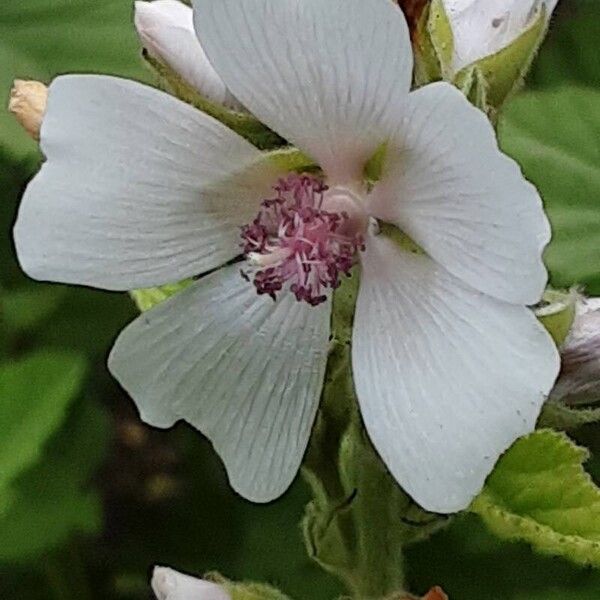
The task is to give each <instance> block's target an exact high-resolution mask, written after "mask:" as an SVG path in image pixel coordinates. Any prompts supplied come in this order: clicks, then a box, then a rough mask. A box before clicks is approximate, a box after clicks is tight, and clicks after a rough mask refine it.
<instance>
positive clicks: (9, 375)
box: [0, 352, 85, 496]
mask: <svg viewBox="0 0 600 600" xmlns="http://www.w3.org/2000/svg"><path fill="white" fill-rule="evenodd" d="M84 374H85V362H84V360H82V359H81V358H80V357H79V356H77V355H72V354H66V353H63V354H61V353H53V354H50V353H47V352H40V353H38V354H35V355H33V356H30V357H28V358H25V359H23V360H21V361H18V362H13V363H7V364H4V365H2V366H1V367H0V431H1V432H2V435H1V436H0V494H2V495H3V496H4V495H5V494H6V493H7V491H6V490H7V488H9V487H10V486H11V482H12V481H13V480H14V479H15V477H16V476H17V475H19V474H20V473H21V472H23V471H24V470H26V469H28V468H30V467H31V466H32V465H33V464H34V463H35V462H36V461H38V460H39V459H40V456H41V452H42V448H43V446H44V444H45V443H46V442H47V440H48V439H49V438H50V437H51V435H52V434H53V433H54V432H55V431H56V430H57V429H58V428H59V427H60V426H61V425H62V423H63V421H64V419H65V415H66V412H67V409H68V407H69V405H70V404H71V402H72V401H73V400H74V398H75V397H76V396H77V394H78V393H79V391H80V389H81V384H82V382H83V377H84ZM9 493H10V492H9Z"/></svg>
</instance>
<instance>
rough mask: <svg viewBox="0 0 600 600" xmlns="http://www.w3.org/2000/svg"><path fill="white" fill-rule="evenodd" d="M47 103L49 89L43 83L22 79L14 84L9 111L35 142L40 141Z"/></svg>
mask: <svg viewBox="0 0 600 600" xmlns="http://www.w3.org/2000/svg"><path fill="white" fill-rule="evenodd" d="M47 102H48V88H47V87H46V86H45V85H44V84H43V83H40V82H39V81H23V80H21V79H17V80H16V81H15V82H14V84H13V88H12V90H11V92H10V100H9V102H8V110H9V111H10V112H11V113H12V114H13V115H14V116H15V118H16V119H17V121H19V123H20V124H21V125H22V126H23V128H24V129H25V131H27V133H28V134H29V135H30V136H31V137H32V138H33V139H35V140H39V139H40V129H41V127H42V120H43V118H44V113H45V112H46V104H47Z"/></svg>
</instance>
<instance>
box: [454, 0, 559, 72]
mask: <svg viewBox="0 0 600 600" xmlns="http://www.w3.org/2000/svg"><path fill="white" fill-rule="evenodd" d="M557 2H558V0H487V1H485V2H483V1H482V0H443V4H444V8H445V10H446V14H447V15H448V19H449V21H450V26H451V28H452V33H453V37H454V55H453V59H452V67H453V71H454V72H455V73H457V72H458V71H460V70H461V69H462V68H463V67H466V66H467V65H471V64H473V63H475V62H477V61H479V60H481V59H483V58H485V57H487V56H491V55H492V54H496V53H497V52H499V51H500V50H502V49H504V48H506V47H508V46H510V45H511V44H512V43H513V42H514V41H515V40H516V39H517V38H519V37H520V36H521V35H522V34H523V33H525V32H526V31H527V30H528V29H529V28H530V27H532V26H533V25H534V23H535V22H536V21H537V20H538V18H539V16H540V14H541V12H542V10H545V15H546V18H547V19H549V18H550V15H551V14H552V11H553V10H554V7H555V6H556V4H557Z"/></svg>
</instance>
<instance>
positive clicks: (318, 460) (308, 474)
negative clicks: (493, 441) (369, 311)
mask: <svg viewBox="0 0 600 600" xmlns="http://www.w3.org/2000/svg"><path fill="white" fill-rule="evenodd" d="M356 275H357V274H356V273H355V274H354V277H353V278H352V279H350V280H346V281H345V282H344V284H343V285H342V286H341V287H340V288H339V289H338V290H337V291H336V294H335V298H334V307H333V319H332V331H333V341H332V349H331V352H330V355H329V361H328V365H327V375H326V380H325V386H324V390H323V396H322V399H321V405H320V409H319V414H318V416H317V422H316V424H315V427H314V429H313V434H312V438H311V442H310V445H309V450H308V452H307V455H306V458H305V461H304V469H303V473H304V476H305V478H306V480H307V481H308V483H309V485H310V486H311V489H312V492H313V496H314V499H313V501H312V502H311V503H310V504H309V505H308V506H307V509H306V515H305V519H304V523H303V525H304V535H305V541H306V546H307V550H308V552H309V554H310V556H311V557H312V558H313V559H314V560H316V561H317V562H318V563H319V564H320V565H321V566H322V567H323V568H324V569H326V570H327V571H329V572H331V573H333V574H334V575H336V576H337V577H338V578H340V579H341V580H342V581H343V582H344V584H345V585H346V587H347V588H348V590H349V592H350V593H351V594H352V597H353V598H356V599H360V600H369V599H381V598H386V597H391V596H395V595H397V594H398V593H401V592H404V589H405V587H406V586H405V580H404V568H403V567H404V561H403V548H404V546H405V545H406V544H409V543H412V542H414V541H416V540H419V539H423V538H425V537H428V536H429V535H430V534H431V533H432V532H433V531H435V530H436V529H438V528H439V527H440V525H441V523H442V522H443V521H441V520H440V519H439V518H438V517H436V516H433V515H429V514H427V513H425V512H424V511H423V510H421V509H420V508H419V507H418V506H416V505H415V504H414V503H413V502H412V501H411V500H410V498H409V497H408V496H407V495H406V494H405V493H404V492H403V491H402V490H401V489H400V488H399V487H398V485H397V483H396V482H395V480H394V479H393V478H392V477H391V475H390V474H389V472H388V470H387V469H386V467H385V465H384V464H383V462H382V461H381V459H380V458H379V455H378V454H377V452H376V451H375V450H374V448H373V446H372V445H371V442H370V441H369V439H368V436H367V434H366V432H365V429H364V426H363V424H362V421H361V418H360V413H359V410H358V404H357V400H356V395H355V392H354V385H353V382H352V373H351V366H350V365H351V361H350V355H351V339H352V322H353V315H354V305H355V299H356V293H357V289H358V285H357V284H358V281H357V279H358V277H357V276H356Z"/></svg>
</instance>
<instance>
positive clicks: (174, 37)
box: [134, 0, 242, 110]
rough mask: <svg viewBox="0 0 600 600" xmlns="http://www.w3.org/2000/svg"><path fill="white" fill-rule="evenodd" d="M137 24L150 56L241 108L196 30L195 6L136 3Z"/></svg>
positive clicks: (169, 1)
mask: <svg viewBox="0 0 600 600" xmlns="http://www.w3.org/2000/svg"><path fill="white" fill-rule="evenodd" d="M134 21H135V27H136V29H137V32H138V35H139V37H140V40H141V42H142V44H143V46H144V48H145V49H146V50H147V52H148V53H149V55H150V56H151V57H152V58H153V59H155V60H157V61H158V62H159V63H161V64H162V65H164V66H166V67H167V68H169V69H171V70H172V71H174V72H175V73H176V74H177V75H178V76H179V77H181V79H183V80H184V81H185V82H186V83H187V84H188V85H189V86H191V87H192V88H194V89H195V90H196V91H197V92H199V93H200V94H201V95H202V96H204V97H205V98H206V99H208V100H210V101H211V102H216V103H218V104H223V105H225V106H227V107H229V108H233V109H236V110H241V109H242V107H241V105H240V103H239V102H238V101H237V100H236V99H235V97H234V96H233V95H232V94H231V92H230V91H229V89H228V88H227V86H226V85H225V83H224V82H223V80H222V79H221V77H219V75H218V74H217V72H216V71H215V70H214V68H213V66H212V65H211V64H210V61H209V60H208V57H207V56H206V54H205V52H204V50H203V49H202V46H201V45H200V42H199V41H198V38H197V37H196V32H195V31H194V18H193V12H192V9H191V8H190V7H189V6H186V5H185V4H183V3H182V2H179V0H154V1H153V2H143V1H141V0H137V1H136V3H135V17H134Z"/></svg>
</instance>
